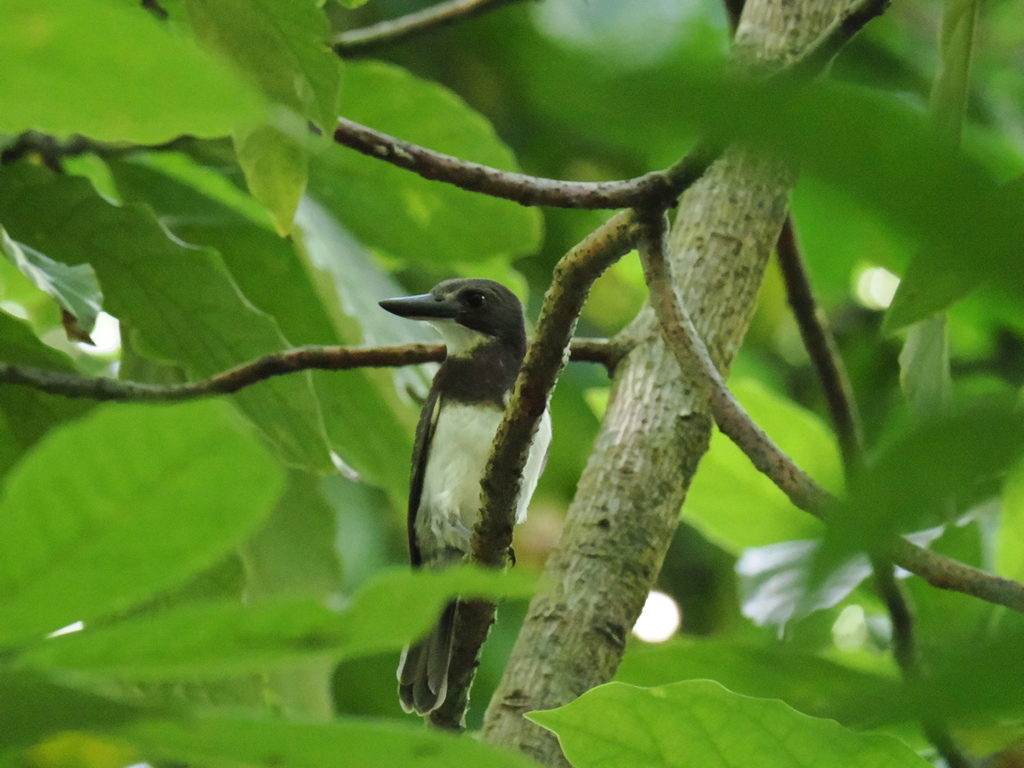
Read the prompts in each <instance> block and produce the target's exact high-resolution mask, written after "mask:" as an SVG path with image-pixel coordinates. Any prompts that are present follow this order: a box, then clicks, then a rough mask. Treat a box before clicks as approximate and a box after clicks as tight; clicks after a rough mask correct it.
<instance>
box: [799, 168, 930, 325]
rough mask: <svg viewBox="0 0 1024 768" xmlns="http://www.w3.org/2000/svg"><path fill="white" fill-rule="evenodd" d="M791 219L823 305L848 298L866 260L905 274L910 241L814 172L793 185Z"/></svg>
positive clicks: (864, 206) (909, 252)
mask: <svg viewBox="0 0 1024 768" xmlns="http://www.w3.org/2000/svg"><path fill="white" fill-rule="evenodd" d="M792 210H793V221H794V224H795V225H796V230H797V233H798V234H799V237H800V253H801V255H802V256H803V258H804V261H805V262H806V264H807V270H808V272H809V273H810V277H811V283H812V284H813V286H814V293H815V296H816V297H817V298H818V301H819V302H820V303H821V305H822V306H823V307H825V308H826V309H827V308H831V307H833V306H836V305H840V306H841V305H843V304H844V303H846V302H848V301H849V300H850V293H851V285H850V282H851V277H852V276H853V272H854V269H855V268H856V267H857V266H858V265H860V264H863V263H864V262H865V261H868V262H870V263H871V264H872V265H873V266H880V267H884V268H886V269H888V270H889V271H890V272H893V273H895V274H901V273H903V271H904V269H905V268H906V264H907V262H908V261H909V259H910V254H911V253H912V252H913V250H912V243H911V242H909V241H908V238H907V237H905V236H904V237H901V236H900V233H898V232H896V231H895V230H894V228H893V227H891V226H888V227H887V226H885V224H884V223H883V222H881V221H879V218H878V216H877V215H874V213H875V212H874V211H872V210H871V209H870V208H869V207H867V206H866V205H864V204H863V203H861V202H860V201H857V200H855V199H853V198H852V197H851V196H850V195H848V194H845V193H844V192H843V190H841V189H837V188H835V187H834V186H831V185H829V184H828V183H827V182H824V181H822V180H819V179H815V178H814V177H810V176H807V175H806V174H804V175H801V177H800V179H799V181H798V182H797V185H796V188H795V189H794V190H793V199H792Z"/></svg>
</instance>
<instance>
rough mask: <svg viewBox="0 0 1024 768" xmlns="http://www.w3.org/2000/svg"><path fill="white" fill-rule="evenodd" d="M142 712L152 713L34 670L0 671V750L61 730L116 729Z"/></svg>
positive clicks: (31, 743) (24, 745)
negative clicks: (83, 689)
mask: <svg viewBox="0 0 1024 768" xmlns="http://www.w3.org/2000/svg"><path fill="white" fill-rule="evenodd" d="M143 715H148V716H150V717H151V716H152V715H153V712H152V711H147V710H146V709H143V708H141V707H134V706H132V705H130V704H124V703H121V702H116V701H113V700H111V699H108V698H106V697H104V696H99V695H97V694H95V693H89V692H86V691H80V690H76V689H74V688H68V687H66V686H63V685H58V684H56V683H54V682H53V681H51V680H49V679H47V678H46V677H44V676H43V675H39V674H36V673H34V672H17V671H10V670H6V669H5V670H0V750H4V749H9V748H11V747H28V746H31V745H33V744H35V743H37V742H39V741H42V740H43V739H44V738H46V737H47V736H49V735H52V734H55V733H60V732H62V731H81V730H95V729H112V728H117V727H120V726H122V725H124V724H125V723H126V722H128V721H131V720H133V719H135V718H137V717H140V716H143ZM3 757H4V755H2V754H0V760H2V759H3Z"/></svg>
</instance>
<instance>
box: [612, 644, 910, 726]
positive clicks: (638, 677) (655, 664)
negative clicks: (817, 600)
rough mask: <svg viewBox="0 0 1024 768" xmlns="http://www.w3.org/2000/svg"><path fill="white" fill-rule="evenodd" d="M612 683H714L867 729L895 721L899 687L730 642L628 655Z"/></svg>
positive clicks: (806, 658)
mask: <svg viewBox="0 0 1024 768" xmlns="http://www.w3.org/2000/svg"><path fill="white" fill-rule="evenodd" d="M615 679H616V681H618V682H620V683H629V684H631V685H640V686H645V687H647V686H654V685H665V684H666V683H674V682H678V681H680V680H715V681H716V682H718V683H721V684H722V685H724V686H725V687H726V688H728V689H729V690H730V691H733V692H735V693H741V694H743V695H745V696H757V697H761V698H766V699H781V700H782V701H784V702H786V703H787V704H789V706H791V707H793V708H794V709H797V710H799V711H801V712H803V713H804V714H808V715H813V716H814V717H827V718H831V719H833V720H838V721H839V722H841V723H843V724H844V725H850V726H857V727H865V726H867V725H868V724H877V723H879V722H885V720H884V719H883V718H884V714H885V713H884V712H883V708H885V707H886V705H888V709H887V713H888V714H889V715H890V716H893V715H896V716H898V717H899V719H902V718H903V717H905V713H901V712H898V711H896V707H897V706H898V705H899V704H900V701H901V700H900V697H899V690H900V683H899V681H898V680H897V679H896V678H894V677H892V676H888V677H887V676H883V675H879V674H874V673H871V672H864V671H861V670H859V669H854V668H852V667H848V666H844V665H843V664H837V663H836V662H834V661H830V660H828V659H824V658H821V657H820V656H815V655H813V654H810V653H806V652H801V651H798V650H795V649H793V648H788V647H786V646H785V645H783V644H781V643H780V644H777V645H766V646H759V645H753V644H749V643H739V642H735V641H730V640H716V639H706V640H697V639H691V640H679V641H676V642H673V643H669V644H665V645H662V646H656V647H653V648H645V649H643V650H638V651H634V652H631V653H627V654H626V657H625V658H624V659H623V660H622V665H621V666H620V667H619V670H618V672H617V673H616V675H615Z"/></svg>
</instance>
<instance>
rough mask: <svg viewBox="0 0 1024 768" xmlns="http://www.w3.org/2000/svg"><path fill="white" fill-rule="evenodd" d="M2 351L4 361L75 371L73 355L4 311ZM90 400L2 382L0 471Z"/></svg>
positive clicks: (0, 325)
mask: <svg viewBox="0 0 1024 768" xmlns="http://www.w3.org/2000/svg"><path fill="white" fill-rule="evenodd" d="M0 351H2V358H3V361H4V362H6V363H15V364H20V365H29V366H32V367H34V368H44V369H47V370H51V371H58V372H62V373H74V372H75V370H76V369H75V365H74V363H73V362H71V358H70V357H68V356H67V355H66V354H64V353H63V352H58V351H57V350H56V349H54V348H53V347H49V346H47V345H46V344H44V343H43V342H42V341H40V340H39V337H38V336H36V334H35V333H34V332H33V331H32V329H31V328H30V327H29V326H28V324H27V323H25V322H24V321H23V320H18V319H17V318H14V317H11V316H10V315H9V314H7V313H6V312H0ZM94 406H95V403H93V402H92V401H90V400H72V399H70V398H67V397H60V396H59V395H48V394H46V393H45V392H40V391H39V390H37V389H34V388H33V387H18V386H14V385H12V384H3V385H0V412H2V414H3V421H4V426H5V427H6V429H4V434H3V436H2V448H3V452H2V453H0V472H3V473H6V472H7V470H8V468H9V467H10V466H11V465H13V464H14V462H15V461H17V459H18V457H20V456H21V454H22V453H23V452H24V451H26V450H27V449H28V448H29V447H30V446H32V445H33V444H34V443H35V442H36V441H38V440H39V439H40V438H42V437H43V436H44V435H45V434H46V433H47V432H48V431H49V430H50V429H51V428H52V427H53V426H54V425H56V424H59V423H61V422H64V421H68V420H70V419H74V418H77V417H78V416H81V415H82V414H83V413H86V412H87V411H89V409H91V408H93V407H94Z"/></svg>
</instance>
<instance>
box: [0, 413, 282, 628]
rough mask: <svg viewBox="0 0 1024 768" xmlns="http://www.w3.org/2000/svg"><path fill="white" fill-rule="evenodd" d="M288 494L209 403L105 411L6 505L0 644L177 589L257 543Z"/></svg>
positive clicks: (47, 457)
mask: <svg viewBox="0 0 1024 768" xmlns="http://www.w3.org/2000/svg"><path fill="white" fill-rule="evenodd" d="M280 487H281V478H280V471H279V470H278V468H277V466H276V465H275V463H274V461H273V460H272V459H271V457H270V456H269V455H268V454H267V452H266V449H264V448H263V446H262V445H260V443H259V442H258V440H256V438H255V437H254V436H253V435H250V434H247V433H246V432H245V431H244V430H242V429H239V424H238V423H237V421H236V419H235V418H234V417H233V414H232V413H231V411H230V410H228V409H227V408H226V406H225V405H224V404H222V403H218V402H215V401H204V402H197V403H189V404H187V405H178V406H173V407H172V406H166V405H161V406H155V407H154V406H142V405H119V406H105V407H102V408H98V409H97V410H95V411H94V412H93V413H92V414H90V415H89V416H88V417H86V418H83V419H81V420H79V421H77V422H75V423H73V424H69V425H67V426H65V427H64V428H63V429H61V430H57V431H54V432H51V433H50V434H49V435H48V436H47V438H46V439H45V440H43V441H42V442H40V443H39V444H38V445H37V446H36V447H35V448H34V449H33V450H32V452H31V453H29V454H28V455H26V457H25V458H24V459H23V460H22V461H21V463H20V464H19V465H18V466H17V467H16V468H15V469H14V470H13V471H12V473H11V475H10V477H9V479H8V481H7V484H6V486H5V487H4V493H3V496H2V497H0V568H2V570H0V596H2V597H0V644H4V643H11V642H13V641H17V640H23V639H28V638H31V637H32V636H41V635H43V634H45V633H47V632H51V631H53V630H56V629H58V628H60V627H63V626H65V625H68V624H71V623H72V622H74V621H78V620H85V621H88V620H90V619H92V618H94V617H97V616H102V615H105V614H110V613H115V612H117V611H123V610H125V609H127V608H130V607H132V606H133V605H135V604H136V603H138V602H140V601H142V600H144V599H146V598H148V597H151V596H153V595H155V594H156V593H157V592H159V591H160V590H163V589H167V588H169V587H173V586H176V585H177V584H180V583H181V582H182V581H184V580H185V579H186V578H187V577H189V576H191V575H192V574H194V573H196V572H197V571H199V570H201V569H202V568H205V567H208V566H210V565H212V564H213V563H214V561H216V559H217V558H218V557H220V556H221V555H223V554H224V553H225V552H226V551H227V550H228V549H229V548H230V547H231V546H233V545H235V544H237V543H238V542H239V541H240V540H241V539H243V538H244V537H245V536H247V535H248V534H249V533H251V532H252V530H253V528H254V527H255V526H256V525H257V524H258V523H259V521H260V520H261V519H262V518H263V517H264V516H265V515H266V514H267V512H268V511H269V509H270V505H271V504H272V503H273V502H274V500H275V498H276V496H277V494H278V492H279V491H280Z"/></svg>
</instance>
